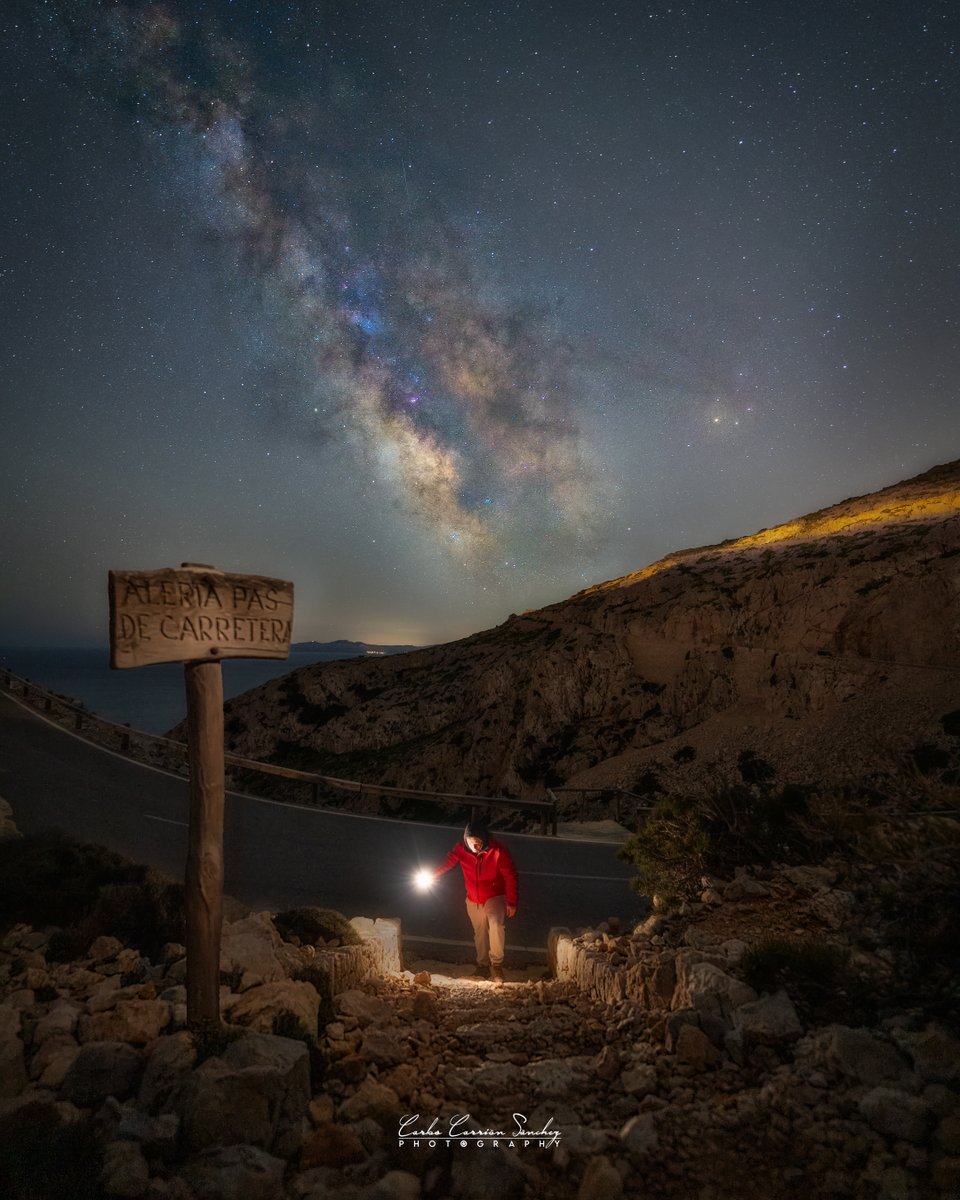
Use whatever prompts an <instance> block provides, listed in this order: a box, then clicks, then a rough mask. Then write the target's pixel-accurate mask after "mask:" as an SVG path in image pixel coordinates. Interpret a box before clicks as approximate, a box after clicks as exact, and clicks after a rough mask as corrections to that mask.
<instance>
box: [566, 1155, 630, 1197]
mask: <svg viewBox="0 0 960 1200" xmlns="http://www.w3.org/2000/svg"><path fill="white" fill-rule="evenodd" d="M622 1195H623V1180H622V1179H621V1178H620V1172H619V1171H618V1170H617V1169H616V1167H615V1166H614V1165H613V1164H612V1163H611V1162H610V1159H609V1158H606V1157H605V1156H603V1155H601V1156H599V1157H598V1158H591V1159H590V1161H589V1162H588V1163H587V1169H586V1170H585V1171H584V1173H583V1179H581V1181H580V1189H579V1191H578V1192H577V1200H618V1198H619V1197H620V1196H622Z"/></svg>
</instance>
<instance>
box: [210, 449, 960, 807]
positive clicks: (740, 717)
mask: <svg viewBox="0 0 960 1200" xmlns="http://www.w3.org/2000/svg"><path fill="white" fill-rule="evenodd" d="M958 602H960V462H957V463H952V464H948V465H947V466H944V467H939V468H936V469H935V470H933V471H930V472H927V474H925V475H921V476H918V477H917V478H916V479H913V480H909V481H907V482H904V483H900V484H896V485H895V486H893V487H891V488H887V489H885V490H883V491H881V492H878V493H875V494H873V495H870V496H865V497H860V498H857V499H852V500H847V501H844V502H843V503H841V504H838V505H835V506H834V507H832V508H829V509H825V510H823V511H822V512H819V513H814V514H811V515H810V516H807V517H804V518H802V519H799V520H796V521H792V522H790V523H789V524H787V525H783V526H779V527H778V528H776V529H769V530H763V531H761V532H760V533H758V534H754V535H751V536H748V537H744V538H740V539H737V540H734V541H730V542H727V543H724V544H722V545H720V546H712V547H702V548H698V549H693V550H685V551H680V552H678V553H676V554H672V555H670V556H668V557H667V558H665V559H663V560H661V561H660V562H659V563H655V564H653V565H652V566H650V567H647V568H645V569H644V570H642V571H639V572H637V573H636V574H634V575H628V576H625V577H623V578H621V579H618V580H614V581H611V582H608V583H603V584H599V585H597V586H596V587H593V588H590V589H588V590H586V591H584V592H581V593H579V594H578V595H576V596H573V597H571V598H570V599H569V600H566V601H563V602H562V603H559V604H555V605H551V606H549V607H547V608H544V609H540V610H538V611H535V612H529V613H525V614H523V615H522V616H519V617H511V618H510V619H509V620H508V621H506V622H505V623H504V624H503V625H501V626H499V627H498V628H496V629H492V630H487V631H485V632H483V633H479V634H476V635H474V636H472V637H469V638H465V639H463V640H462V641H459V642H453V643H450V644H448V645H444V646H437V647H432V648H430V649H426V650H420V651H416V652H412V653H409V654H403V655H398V656H392V657H389V658H383V659H373V660H371V659H364V660H354V661H350V662H334V663H329V664H323V665H317V666H313V667H307V668H303V669H301V670H299V671H297V672H294V673H292V674H291V675H289V676H286V677H285V678H284V679H281V680H275V681H272V682H270V683H268V684H266V685H264V686H263V687H261V688H258V689H255V690H254V691H252V692H249V693H247V694H246V696H244V697H240V698H238V699H236V700H234V701H232V702H231V703H229V704H228V705H227V730H228V747H229V749H231V750H233V751H235V752H237V753H240V754H243V755H247V756H250V757H265V756H268V755H275V754H276V753H277V751H278V750H280V751H281V753H280V758H281V760H282V759H283V758H284V756H285V755H286V756H287V761H289V762H290V765H298V766H301V765H302V766H306V767H308V768H309V769H314V770H318V771H321V772H324V773H327V774H331V775H336V776H340V777H347V778H362V779H365V780H368V781H370V782H381V783H391V784H397V785H403V786H408V787H419V788H425V789H434V790H449V791H458V792H463V791H468V792H472V791H475V792H482V793H490V792H495V791H499V790H506V791H507V792H510V793H513V794H517V795H525V796H535V795H538V794H541V793H542V791H543V789H544V787H545V786H551V785H557V784H564V783H567V784H573V785H576V786H582V787H600V786H605V787H627V788H630V789H632V790H634V791H640V792H643V791H653V790H655V789H656V788H657V787H666V786H678V787H680V788H688V787H690V786H692V785H695V784H696V783H698V782H699V781H701V780H702V779H706V778H708V777H710V776H716V773H717V769H718V767H719V768H720V770H721V771H723V770H727V771H728V773H732V775H733V777H734V778H736V779H739V778H740V777H741V776H742V777H743V778H744V779H745V780H747V782H762V781H763V779H762V778H761V776H762V774H763V773H764V772H768V773H769V772H773V773H774V774H775V776H776V778H777V779H778V780H780V781H781V782H787V781H790V782H816V783H820V784H827V783H830V782H833V781H839V780H841V779H849V778H852V777H857V778H863V777H864V776H865V775H869V774H870V773H871V772H872V771H876V770H877V769H879V767H880V766H881V764H880V762H879V757H880V756H881V755H883V754H887V753H892V754H893V755H894V756H897V755H899V756H900V759H901V760H902V758H903V756H904V755H905V754H906V753H907V752H909V751H910V750H912V749H913V748H914V747H916V746H917V745H918V744H920V743H931V742H932V743H936V742H937V740H938V739H941V740H942V739H943V738H944V737H946V736H947V735H946V734H945V726H943V724H942V718H943V717H944V716H946V715H947V714H948V713H950V712H951V711H953V710H956V709H958V708H960V695H958V690H957V685H956V678H957V676H956V669H957V668H960V624H958V622H957V619H956V613H957V611H958ZM945 668H946V669H945ZM955 741H956V739H955V738H954V739H951V738H949V737H947V742H948V743H950V744H953V742H955ZM274 761H276V759H274ZM891 765H893V764H892V763H890V762H885V763H883V764H882V766H883V767H884V769H889V768H890V767H891ZM751 776H753V778H752V777H751ZM767 777H768V778H770V777H772V776H770V775H769V774H768V776H767ZM370 804H371V806H376V805H377V804H378V801H377V800H375V799H372V800H371V802H370Z"/></svg>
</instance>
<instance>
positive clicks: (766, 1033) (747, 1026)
mask: <svg viewBox="0 0 960 1200" xmlns="http://www.w3.org/2000/svg"><path fill="white" fill-rule="evenodd" d="M733 1025H734V1027H733V1030H732V1032H731V1033H728V1034H727V1036H726V1038H725V1042H724V1044H725V1045H726V1047H727V1050H728V1051H729V1052H730V1054H731V1055H732V1056H733V1058H734V1059H735V1061H737V1062H742V1061H743V1059H744V1057H745V1056H747V1055H748V1054H749V1050H750V1048H751V1047H752V1046H773V1047H779V1046H783V1045H786V1044H788V1043H790V1042H794V1041H796V1040H797V1038H799V1037H800V1035H801V1034H802V1033H803V1026H802V1025H801V1024H800V1018H799V1017H798V1016H797V1010H796V1009H795V1008H794V1006H793V1001H792V1000H791V999H790V997H789V996H788V995H787V993H786V992H784V991H779V992H775V993H774V994H773V995H772V996H763V997H761V999H759V1000H754V1001H752V1002H751V1003H749V1004H744V1005H741V1007H740V1008H738V1009H737V1010H736V1012H735V1013H734V1014H733Z"/></svg>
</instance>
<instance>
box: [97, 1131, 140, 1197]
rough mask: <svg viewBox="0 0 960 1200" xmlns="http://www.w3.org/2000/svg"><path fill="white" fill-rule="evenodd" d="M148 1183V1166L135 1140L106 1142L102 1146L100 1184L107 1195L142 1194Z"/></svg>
mask: <svg viewBox="0 0 960 1200" xmlns="http://www.w3.org/2000/svg"><path fill="white" fill-rule="evenodd" d="M149 1184H150V1168H149V1167H148V1166H147V1160H146V1159H145V1158H144V1157H143V1151H142V1150H141V1149H140V1147H139V1146H138V1145H137V1143H136V1142H128V1141H116V1142H107V1144H106V1145H105V1146H104V1148H103V1166H102V1168H101V1170H100V1186H101V1187H102V1188H103V1191H104V1194H105V1195H107V1196H123V1197H137V1196H142V1195H143V1194H144V1192H145V1191H146V1190H147V1187H148V1186H149Z"/></svg>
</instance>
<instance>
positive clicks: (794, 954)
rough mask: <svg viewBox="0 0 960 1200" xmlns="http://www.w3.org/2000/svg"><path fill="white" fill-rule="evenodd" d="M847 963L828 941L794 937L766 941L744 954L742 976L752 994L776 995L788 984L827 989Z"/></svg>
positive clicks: (843, 954) (788, 985)
mask: <svg viewBox="0 0 960 1200" xmlns="http://www.w3.org/2000/svg"><path fill="white" fill-rule="evenodd" d="M845 961H846V954H845V953H844V952H843V951H842V950H840V949H839V948H838V947H836V946H832V945H831V944H830V943H829V942H813V941H808V940H805V939H797V938H767V939H765V940H764V941H762V942H758V943H757V944H756V945H755V946H751V947H750V949H749V950H748V951H747V952H746V954H744V956H743V961H742V963H741V969H742V971H743V977H744V979H745V980H746V981H747V983H748V984H749V985H750V986H751V987H752V988H753V990H754V991H755V992H775V991H777V990H778V989H779V988H787V990H788V991H789V990H790V988H791V985H797V984H804V985H806V984H809V985H812V986H815V987H826V986H828V985H829V984H831V983H832V982H833V980H834V979H835V978H836V975H837V973H838V972H839V970H840V968H841V967H842V966H843V964H844V963H845Z"/></svg>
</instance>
